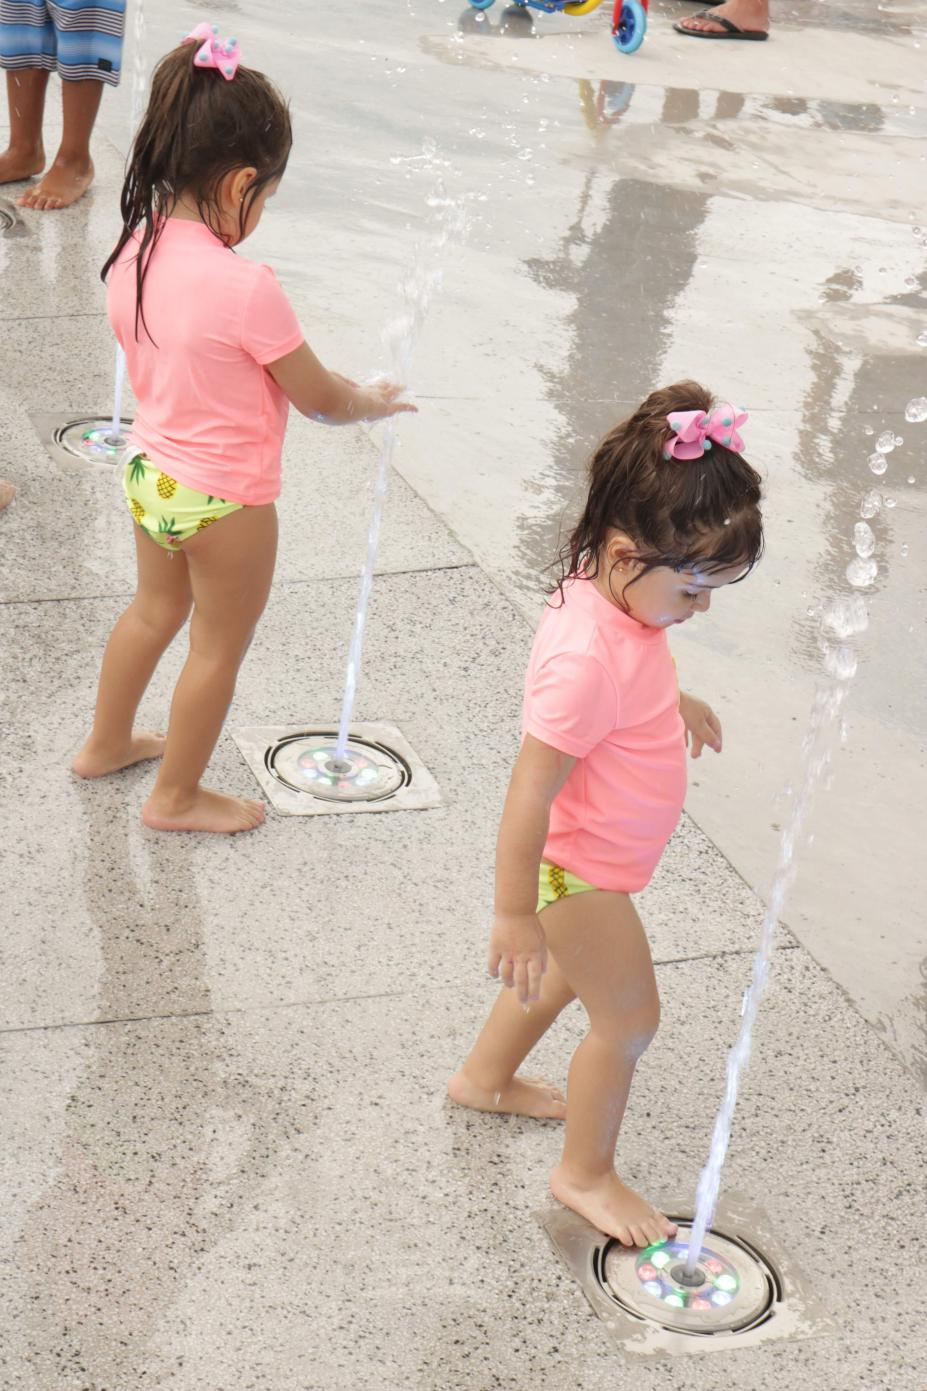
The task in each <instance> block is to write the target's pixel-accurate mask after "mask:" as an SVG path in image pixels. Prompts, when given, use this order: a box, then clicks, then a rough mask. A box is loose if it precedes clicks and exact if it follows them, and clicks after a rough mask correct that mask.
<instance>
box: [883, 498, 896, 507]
mask: <svg viewBox="0 0 927 1391" xmlns="http://www.w3.org/2000/svg"><path fill="white" fill-rule="evenodd" d="M885 506H886V507H894V506H895V499H894V498H893V497H887V498H886V499H885Z"/></svg>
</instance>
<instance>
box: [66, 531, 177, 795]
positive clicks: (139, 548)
mask: <svg viewBox="0 0 927 1391" xmlns="http://www.w3.org/2000/svg"><path fill="white" fill-rule="evenodd" d="M133 529H134V532H135V552H136V559H137V564H138V589H137V592H136V595H135V598H134V599H133V600H132V602H131V604H130V605H129V607H128V608H127V609H126V611H125V613H123V615H122V617H121V618H120V619H119V621H118V622H117V624H116V626H115V628H114V629H113V631H112V635H111V636H110V639H109V642H108V643H107V644H106V651H105V652H104V654H103V665H102V667H101V669H100V681H99V687H98V691H97V705H96V713H95V715H94V720H93V730H92V732H91V734H90V737H89V739H88V740H87V742H86V744H85V745H84V747H83V748H82V749H81V751H80V753H79V754H78V755H77V757H76V758H75V760H74V762H73V764H72V765H71V766H72V768H73V769H74V772H75V773H77V774H79V775H80V777H82V778H98V777H102V776H103V775H104V774H105V773H115V772H117V771H118V770H119V769H120V768H126V767H128V766H129V764H131V763H139V762H141V761H142V760H143V759H146V758H159V757H160V756H161V754H162V753H163V752H164V735H163V734H149V733H143V732H141V731H140V732H138V733H136V732H135V731H134V730H133V724H134V722H135V712H136V710H137V709H138V704H139V701H140V700H141V698H142V696H143V695H144V694H145V691H146V689H147V687H148V683H149V681H150V680H151V678H152V675H153V674H154V669H155V667H156V666H157V665H158V662H159V661H160V659H161V656H162V654H163V653H164V652H165V650H166V649H167V647H168V646H169V645H170V643H171V641H172V639H173V638H174V637H175V636H176V634H177V633H178V632H179V631H180V629H181V628H182V627H183V625H184V623H185V622H186V620H187V616H188V615H189V613H190V605H191V603H192V602H193V598H192V592H191V589H190V577H189V574H188V571H187V562H186V558H185V556H184V554H183V552H182V551H181V552H178V553H177V554H171V553H170V552H168V551H166V550H164V549H163V547H161V546H159V545H158V544H157V543H156V542H155V541H152V539H151V537H150V536H146V535H145V533H144V532H143V531H142V529H141V527H139V526H136V527H134V528H133Z"/></svg>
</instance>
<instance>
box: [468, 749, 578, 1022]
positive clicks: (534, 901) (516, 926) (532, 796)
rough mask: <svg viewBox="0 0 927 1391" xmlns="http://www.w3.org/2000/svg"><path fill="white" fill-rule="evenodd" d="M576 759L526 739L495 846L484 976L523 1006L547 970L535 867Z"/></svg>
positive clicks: (532, 997)
mask: <svg viewBox="0 0 927 1391" xmlns="http://www.w3.org/2000/svg"><path fill="white" fill-rule="evenodd" d="M575 762H576V759H575V758H571V757H570V755H569V754H565V753H561V752H560V751H559V749H554V748H551V746H550V745H549V744H544V743H542V742H541V740H540V739H535V738H534V737H533V736H532V735H530V734H529V735H527V736H526V738H525V742H524V743H523V744H522V748H521V753H520V754H519V755H518V759H517V761H516V763H515V767H514V769H513V770H512V778H511V782H510V783H509V790H508V795H507V796H506V799H505V809H504V811H503V813H502V822H501V824H500V826H499V838H498V841H497V844H496V912H495V921H494V923H493V929H492V936H491V937H490V942H489V974H490V975H492V976H498V977H499V979H500V980H501V981H502V983H503V985H509V986H512V985H513V986H514V987H515V989H516V990H517V991H518V998H519V1000H520V1001H521V1002H522V1004H527V1003H528V1001H529V1000H536V999H537V998H538V996H539V994H540V988H541V977H542V975H543V974H544V971H545V970H546V969H547V946H546V944H545V942H544V934H543V932H542V931H541V924H540V922H539V921H538V916H537V906H538V869H539V866H540V863H541V857H542V855H543V853H544V845H545V842H546V840H547V833H548V830H549V827H550V808H551V803H552V802H553V800H554V798H555V797H556V795H557V793H558V792H559V791H560V789H561V787H562V786H563V784H564V783H565V782H566V780H567V778H568V777H569V775H570V772H571V770H572V768H573V765H574V763H575Z"/></svg>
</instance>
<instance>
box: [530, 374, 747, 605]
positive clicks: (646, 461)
mask: <svg viewBox="0 0 927 1391" xmlns="http://www.w3.org/2000/svg"><path fill="white" fill-rule="evenodd" d="M715 405H716V402H715V399H714V398H713V396H712V394H711V392H710V391H708V389H707V388H706V387H704V386H700V385H699V383H698V382H693V381H684V382H676V383H675V384H674V385H673V386H665V387H661V388H660V390H658V391H654V392H652V393H651V394H650V395H649V396H648V397H647V400H646V401H644V403H643V405H641V406H638V408H637V410H636V411H635V412H634V414H633V415H631V416H629V417H628V419H627V420H623V421H621V423H620V424H619V425H616V426H615V428H614V429H613V430H610V431H609V433H608V434H607V435H606V436H605V438H604V439H603V440H602V442H601V443H600V444H599V446H598V448H597V449H596V451H595V453H594V454H593V456H592V460H591V462H590V465H589V495H588V497H587V499H586V506H585V508H584V509H583V514H582V516H581V517H580V519H579V522H578V523H577V525H576V527H575V528H574V530H573V532H572V534H571V535H570V538H569V540H568V541H567V543H566V544H565V545H564V546H563V548H562V549H561V551H560V555H559V565H560V571H561V573H560V578H559V579H558V581H557V582H556V584H555V585H554V587H553V589H552V590H551V593H552V594H554V593H559V594H560V597H561V601H562V598H563V585H564V583H565V582H566V581H567V580H568V579H570V578H571V577H572V576H574V575H577V574H584V575H586V576H587V577H588V578H589V579H595V578H597V576H598V575H599V571H600V567H601V565H602V562H603V557H604V555H605V545H606V542H607V541H608V537H609V533H610V532H611V531H613V530H617V531H622V532H624V533H625V535H626V536H628V537H629V538H630V540H631V544H632V547H633V551H632V552H631V554H630V555H629V556H628V557H627V558H628V559H631V560H636V561H638V562H639V563H640V566H641V568H640V570H639V571H638V573H637V574H636V575H635V576H634V578H633V579H632V580H629V581H628V583H627V584H626V585H624V586H623V587H622V589H621V594H620V595H618V594H615V593H614V591H613V590H612V594H613V597H614V599H615V601H616V602H617V603H618V604H619V605H620V606H621V607H622V608H623V609H625V610H626V611H627V604H626V603H625V602H624V597H623V596H624V593H625V590H627V589H630V588H631V586H632V585H634V584H636V583H637V582H638V580H640V579H642V578H643V576H644V575H645V574H647V573H648V572H649V571H650V570H655V569H657V568H658V567H659V566H666V567H667V568H669V569H671V570H677V571H682V570H697V571H699V572H701V573H711V572H712V571H717V570H729V569H736V568H738V567H742V568H743V571H744V573H743V575H741V576H740V578H741V579H745V578H746V576H747V575H748V574H749V573H750V571H751V570H752V569H753V567H754V565H756V563H757V561H758V560H759V558H760V556H761V555H762V553H763V519H762V516H761V515H760V501H761V498H762V480H761V478H760V475H759V474H758V473H757V472H756V470H755V469H754V468H751V466H750V465H749V464H748V463H747V461H746V459H744V458H743V456H742V455H741V454H738V453H736V452H735V451H734V450H732V449H727V448H726V447H725V446H724V445H722V444H715V443H712V446H711V449H709V450H706V452H705V453H704V454H703V455H702V456H701V457H700V458H698V459H693V460H681V459H674V458H673V459H667V458H665V457H664V449H665V447H666V443H667V441H668V440H669V437H670V435H671V434H672V430H671V429H670V426H669V422H668V421H667V418H666V417H667V416H668V415H672V414H673V413H674V412H676V411H679V412H682V411H694V410H701V411H707V412H710V411H711V410H712V409H713V408H714V406H715ZM608 583H609V589H610V590H611V589H612V583H611V573H610V574H609V575H608Z"/></svg>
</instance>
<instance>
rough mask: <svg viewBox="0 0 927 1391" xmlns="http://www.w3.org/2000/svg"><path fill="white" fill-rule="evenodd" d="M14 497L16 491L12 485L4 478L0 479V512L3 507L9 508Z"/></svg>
mask: <svg viewBox="0 0 927 1391" xmlns="http://www.w3.org/2000/svg"><path fill="white" fill-rule="evenodd" d="M15 496H16V489H15V488H14V486H13V484H12V483H8V482H7V481H6V479H5V478H0V512H2V511H3V509H4V507H9V505H10V503H11V502H12V501H13V499H14V497H15Z"/></svg>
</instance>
